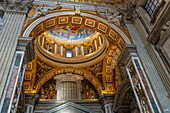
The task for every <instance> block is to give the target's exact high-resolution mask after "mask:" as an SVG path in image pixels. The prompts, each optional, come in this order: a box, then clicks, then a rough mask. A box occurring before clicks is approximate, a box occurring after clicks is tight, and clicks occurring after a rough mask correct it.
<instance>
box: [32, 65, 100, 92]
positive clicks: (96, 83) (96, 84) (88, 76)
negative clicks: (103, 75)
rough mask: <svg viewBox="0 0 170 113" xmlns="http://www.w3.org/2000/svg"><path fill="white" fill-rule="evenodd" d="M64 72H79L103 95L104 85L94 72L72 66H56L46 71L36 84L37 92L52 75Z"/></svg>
mask: <svg viewBox="0 0 170 113" xmlns="http://www.w3.org/2000/svg"><path fill="white" fill-rule="evenodd" d="M64 73H74V74H78V75H80V76H83V77H84V78H85V79H86V80H88V81H89V82H90V83H91V84H92V85H93V86H94V87H95V89H96V90H97V92H98V94H99V95H102V89H103V85H102V84H101V82H100V81H99V80H98V79H97V78H96V77H95V76H94V75H93V74H92V73H90V72H89V71H87V70H84V69H79V68H70V67H67V68H54V69H52V70H50V71H48V72H47V73H45V74H44V75H42V76H41V78H40V79H39V80H38V81H37V83H36V84H35V88H36V93H38V92H39V90H40V88H41V87H42V86H43V85H44V84H45V83H46V82H47V81H48V80H50V79H51V78H52V77H54V76H55V75H57V74H64Z"/></svg>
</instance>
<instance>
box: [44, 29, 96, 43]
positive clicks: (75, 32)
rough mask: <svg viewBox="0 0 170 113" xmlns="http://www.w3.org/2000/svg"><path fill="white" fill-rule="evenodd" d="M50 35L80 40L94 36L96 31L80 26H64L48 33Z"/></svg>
mask: <svg viewBox="0 0 170 113" xmlns="http://www.w3.org/2000/svg"><path fill="white" fill-rule="evenodd" d="M47 32H48V33H49V34H51V35H53V36H55V37H58V38H61V39H67V40H79V39H83V38H86V37H88V36H90V35H92V34H93V33H94V32H95V31H94V30H91V29H88V28H80V27H78V26H63V27H59V28H54V29H51V30H48V31H47Z"/></svg>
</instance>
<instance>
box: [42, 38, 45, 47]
mask: <svg viewBox="0 0 170 113" xmlns="http://www.w3.org/2000/svg"><path fill="white" fill-rule="evenodd" d="M44 44H45V37H42V45H41V46H42V47H43V48H44Z"/></svg>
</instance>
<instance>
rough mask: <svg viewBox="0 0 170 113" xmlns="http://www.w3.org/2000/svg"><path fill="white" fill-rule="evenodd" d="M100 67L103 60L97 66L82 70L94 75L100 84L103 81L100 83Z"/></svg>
mask: <svg viewBox="0 0 170 113" xmlns="http://www.w3.org/2000/svg"><path fill="white" fill-rule="evenodd" d="M102 65H103V60H102V61H100V62H99V63H97V64H94V65H92V66H89V67H86V68H84V69H86V70H87V71H89V72H91V73H92V74H93V75H95V76H96V77H97V78H98V79H99V81H100V82H101V83H103V81H102Z"/></svg>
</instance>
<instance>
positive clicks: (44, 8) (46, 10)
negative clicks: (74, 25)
mask: <svg viewBox="0 0 170 113" xmlns="http://www.w3.org/2000/svg"><path fill="white" fill-rule="evenodd" d="M34 9H35V13H34V15H33V16H30V17H29V20H28V21H29V22H30V21H31V20H32V19H35V18H37V17H39V16H42V15H43V16H45V15H46V14H47V13H49V12H50V11H53V10H61V9H62V7H61V4H59V3H58V4H56V6H55V7H54V8H50V7H47V4H43V6H42V7H35V8H34Z"/></svg>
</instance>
